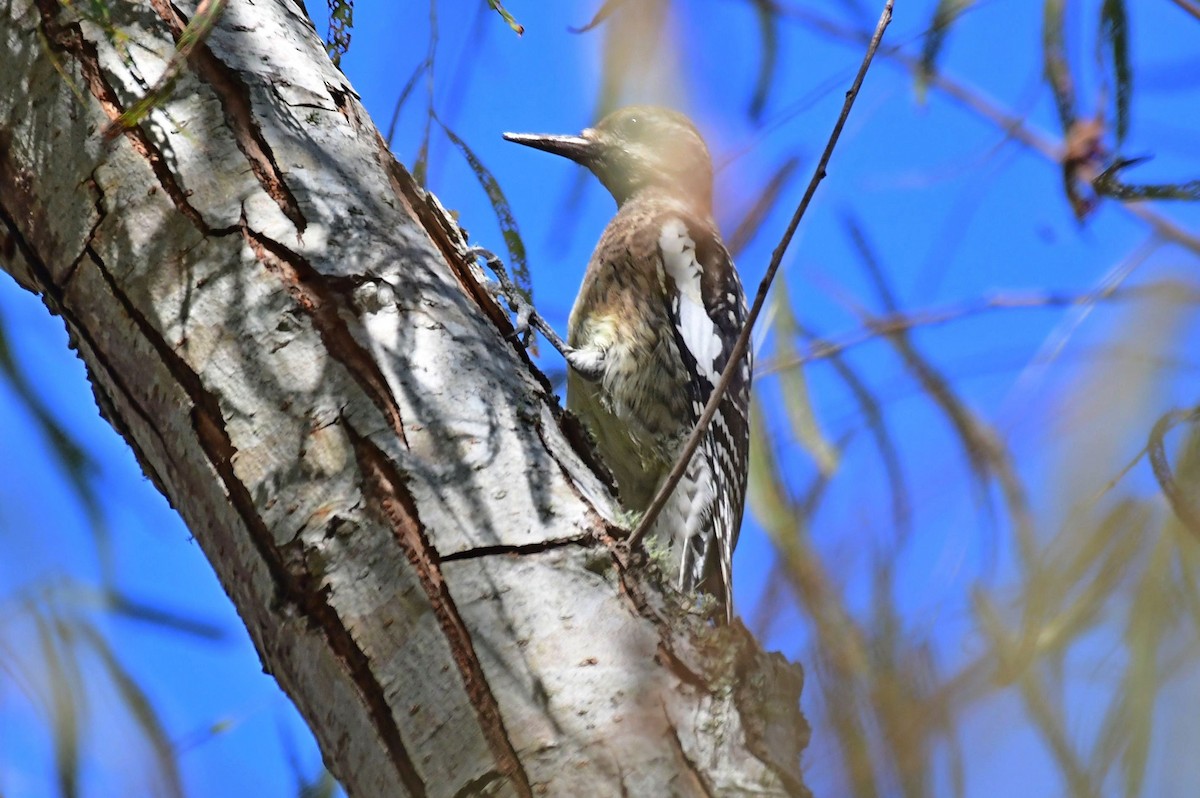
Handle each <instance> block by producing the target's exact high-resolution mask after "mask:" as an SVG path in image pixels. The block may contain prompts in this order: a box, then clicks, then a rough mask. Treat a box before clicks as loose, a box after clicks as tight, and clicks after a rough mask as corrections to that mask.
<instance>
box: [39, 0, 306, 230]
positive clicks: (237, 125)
mask: <svg viewBox="0 0 1200 798" xmlns="http://www.w3.org/2000/svg"><path fill="white" fill-rule="evenodd" d="M39 1H41V0H39ZM150 5H151V6H153V8H154V10H155V11H156V12H157V13H158V16H159V17H160V18H161V19H162V21H163V22H165V23H167V26H168V27H169V28H170V29H171V37H172V38H173V39H174V40H175V42H176V43H178V42H179V38H180V36H181V35H182V34H183V29H184V28H185V27H187V23H188V18H187V16H186V15H185V14H184V13H183V12H182V11H180V10H179V8H178V7H177V6H176V5H175V4H174V3H171V2H169V1H168V0H150ZM188 65H189V66H190V67H191V69H192V71H193V72H194V73H195V75H196V77H198V78H200V80H202V81H204V82H205V83H207V84H208V85H209V86H210V87H211V88H212V90H213V94H215V95H216V97H217V101H218V102H220V104H221V110H223V111H224V112H225V121H226V123H227V124H228V125H229V129H230V131H232V133H233V137H234V141H235V142H237V146H238V149H239V150H241V151H242V154H243V155H245V156H246V162H247V163H248V164H249V165H250V170H251V171H252V172H253V173H254V177H255V178H256V179H257V180H258V183H259V185H260V186H262V189H263V191H265V192H266V193H267V195H268V196H269V197H270V198H271V199H273V200H274V201H275V204H276V205H278V206H279V210H281V211H282V212H283V215H284V216H286V217H287V218H288V219H289V220H290V221H291V222H292V224H294V225H295V226H296V233H297V234H298V235H301V234H303V233H304V230H305V228H306V227H307V226H308V220H307V219H305V218H304V214H303V213H302V212H301V211H300V203H299V202H297V201H296V197H295V195H294V194H292V190H291V189H290V188H289V187H288V185H287V181H285V180H284V178H283V175H282V174H281V172H280V169H279V165H278V164H277V163H276V162H275V154H274V152H273V151H272V150H271V145H270V144H269V143H267V139H266V137H265V136H264V135H263V132H262V128H261V127H259V125H258V120H257V118H256V117H255V115H254V110H253V109H252V108H251V102H250V87H249V85H248V84H247V83H246V81H245V80H243V79H242V76H241V75H240V74H239V73H238V71H237V70H235V69H233V68H232V67H230V66H228V65H227V64H225V62H223V61H221V59H219V58H217V56H216V55H215V54H214V53H213V51H212V49H211V48H210V47H209V46H208V43H207V42H204V41H202V42H199V43H197V44H196V46H195V48H194V49H193V50H192V53H191V56H190V57H189V58H188Z"/></svg>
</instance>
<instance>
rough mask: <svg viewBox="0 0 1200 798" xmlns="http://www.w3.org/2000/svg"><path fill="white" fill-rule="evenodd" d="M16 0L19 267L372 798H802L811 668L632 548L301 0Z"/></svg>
mask: <svg viewBox="0 0 1200 798" xmlns="http://www.w3.org/2000/svg"><path fill="white" fill-rule="evenodd" d="M105 5H106V6H107V7H108V8H109V9H110V11H111V14H112V15H113V18H112V19H111V21H109V22H106V23H105V25H111V26H112V27H113V28H114V29H116V30H117V31H119V32H120V34H121V35H120V36H112V35H111V33H112V31H106V30H105V29H104V28H103V27H101V26H100V25H98V24H97V23H96V22H94V21H89V20H87V19H84V18H82V17H81V16H80V11H81V10H82V9H85V8H86V9H91V8H94V6H92V5H89V4H86V3H76V4H71V5H69V6H68V5H65V4H63V3H62V2H61V0H0V76H3V77H2V78H0V263H2V264H3V266H4V268H5V269H6V270H8V271H9V272H10V273H12V274H13V275H14V276H15V277H16V278H17V280H18V281H19V282H20V283H21V284H22V285H24V286H26V287H27V288H29V289H30V290H32V291H35V292H37V293H39V294H40V295H41V296H42V297H43V298H44V300H45V303H46V305H47V307H48V308H49V309H50V310H51V311H52V312H54V313H57V314H59V315H61V316H62V317H63V319H64V320H65V323H66V325H67V329H68V330H69V332H70V336H71V340H72V341H73V343H74V346H75V347H76V348H77V349H78V351H79V354H80V356H81V357H82V358H83V360H84V361H85V362H86V364H87V366H88V370H89V372H90V375H91V379H92V384H93V387H94V391H95V396H96V399H97V401H98V403H99V405H100V408H101V410H102V412H103V413H104V414H105V416H106V417H107V418H108V419H109V420H110V421H111V422H112V423H113V425H114V426H115V427H116V428H117V429H118V430H119V431H120V432H121V434H122V435H124V437H125V439H126V440H127V441H128V442H129V443H130V445H131V446H132V447H133V448H134V451H135V452H136V453H137V456H138V459H139V461H140V462H141V464H142V467H143V468H144V469H145V471H146V473H147V475H149V476H150V478H151V479H153V480H154V481H155V483H156V484H157V485H158V486H159V487H160V489H161V490H162V491H163V492H164V493H165V494H166V495H167V497H169V499H170V500H171V502H172V503H173V504H174V506H175V507H176V508H177V509H178V510H179V512H180V513H181V514H182V516H183V518H184V520H185V521H186V522H187V524H188V525H189V527H190V528H191V530H192V531H193V533H194V534H195V536H196V539H197V540H198V541H199V542H200V544H201V545H202V546H203V548H204V551H205V552H206V554H207V555H208V557H209V559H210V560H211V562H212V564H213V567H214V568H215V569H216V571H217V573H218V575H219V576H220V579H221V582H222V583H223V584H224V586H225V589H226V591H227V592H228V593H229V595H230V597H231V598H232V599H233V601H234V603H235V604H236V605H237V608H238V611H239V612H240V613H241V616H242V619H243V620H244V621H245V623H246V626H247V628H248V629H249V630H250V634H251V636H252V637H253V639H254V642H255V645H256V646H257V648H258V651H259V653H260V655H261V657H262V660H263V663H264V665H265V666H266V668H267V669H268V670H269V671H270V672H271V673H273V674H274V675H275V677H276V678H277V679H278V680H279V683H280V684H281V685H282V686H283V688H284V690H286V691H287V693H288V694H289V695H290V696H291V697H292V698H293V700H294V701H295V702H296V704H297V705H298V707H299V708H300V711H301V712H302V713H303V714H304V716H305V717H306V718H307V720H308V722H309V724H310V725H311V727H312V729H313V731H314V732H315V734H316V736H317V739H318V741H319V743H320V745H321V748H322V750H323V751H324V754H325V758H326V762H327V763H328V765H329V767H330V768H331V769H332V770H333V772H334V773H335V775H337V777H338V778H339V779H341V781H342V783H343V784H344V785H345V786H346V788H347V789H348V791H349V793H350V794H351V795H352V796H395V795H414V796H425V795H429V796H455V795H478V794H486V795H518V796H528V795H555V796H607V795H635V796H660V795H685V796H692V795H739V794H754V795H795V794H801V793H803V792H804V789H803V787H802V785H801V780H800V769H799V754H800V749H801V747H802V746H803V744H804V742H805V740H806V737H807V731H806V728H805V726H804V723H803V720H802V719H801V718H800V715H799V710H798V697H799V691H800V674H799V671H798V669H796V668H793V667H791V666H788V665H787V664H786V663H784V662H783V660H782V658H780V657H778V655H767V654H764V653H763V652H762V651H761V650H760V649H759V648H758V647H757V645H756V644H755V643H754V642H753V640H752V639H751V638H750V637H749V636H748V635H747V634H746V633H745V631H744V630H743V629H742V628H741V627H740V626H734V627H732V628H724V629H713V628H711V627H709V626H708V625H706V624H705V623H704V622H703V621H702V620H700V619H696V618H693V617H691V616H689V615H687V613H686V612H683V611H681V610H680V609H679V608H678V607H674V606H672V604H671V601H670V599H669V597H664V594H663V593H662V592H661V591H660V590H659V589H658V588H657V587H655V586H654V585H653V584H651V583H650V582H648V581H647V580H646V579H645V578H644V577H642V576H640V574H641V573H642V569H638V568H629V567H626V566H624V565H623V564H622V563H621V561H620V559H619V558H617V557H616V556H614V549H613V545H612V538H611V537H610V533H612V532H614V531H615V530H614V528H613V527H612V525H611V524H610V523H609V520H606V519H611V518H612V517H613V502H612V499H611V497H610V495H609V492H608V489H607V487H606V486H605V484H604V483H603V482H602V481H601V480H600V479H599V478H598V477H597V476H595V474H594V473H593V471H592V470H591V469H590V468H589V467H588V465H587V463H586V458H585V457H581V455H580V454H579V450H580V447H578V446H577V445H573V444H572V442H571V441H572V440H573V439H575V440H577V438H578V436H577V435H574V436H573V435H572V434H568V433H570V429H569V425H568V428H567V429H564V425H565V424H567V422H564V420H563V418H562V416H561V414H560V412H559V410H558V408H557V405H556V404H555V401H554V399H553V397H552V396H550V395H549V391H548V388H547V385H546V384H545V382H544V381H543V380H542V379H541V378H540V376H539V375H538V374H537V373H536V372H535V371H534V370H533V369H532V367H531V366H530V364H529V362H528V360H527V358H525V356H524V354H523V353H522V352H520V351H519V350H518V349H516V348H515V347H514V346H513V345H511V344H510V343H507V342H506V340H505V337H504V332H507V331H508V330H507V320H506V319H505V318H504V316H503V315H502V314H501V313H500V312H499V311H498V309H497V308H496V307H495V306H494V304H493V303H492V302H491V301H490V300H489V299H488V298H487V295H486V293H484V292H483V291H481V289H480V288H479V286H478V283H477V282H476V273H475V271H474V269H473V267H469V266H467V265H466V264H465V263H464V261H463V258H462V255H461V251H460V250H461V247H462V242H461V239H460V237H459V231H458V230H457V229H455V228H454V227H453V226H452V225H450V224H449V223H448V222H447V221H446V216H445V214H443V213H441V211H440V208H439V207H438V206H437V203H436V202H434V201H433V200H432V198H431V197H428V196H426V195H425V194H423V193H422V192H421V191H420V190H419V189H418V188H417V187H416V186H415V185H414V183H413V182H412V180H411V178H410V177H409V176H408V174H407V173H406V172H404V170H403V169H402V168H401V167H399V166H398V165H397V164H396V163H395V162H394V160H393V158H392V156H391V154H390V153H389V152H388V150H387V148H386V147H385V146H384V144H383V142H382V140H381V139H380V136H379V135H378V133H377V132H376V130H375V128H374V126H373V125H372V124H371V122H370V120H369V119H367V117H366V115H365V113H364V112H363V110H362V108H361V106H360V105H359V103H358V102H357V99H356V97H355V95H354V92H353V90H352V89H351V88H350V87H349V86H348V85H347V84H346V83H345V79H344V77H343V76H342V75H341V73H339V72H338V71H337V70H336V69H334V68H333V67H332V66H331V65H330V63H329V61H328V59H327V58H326V56H325V53H324V51H323V49H322V47H321V43H320V40H319V38H318V37H317V36H316V33H315V31H314V30H313V28H312V25H311V23H310V22H309V21H308V19H307V17H306V16H305V14H304V12H303V9H302V8H301V7H299V6H298V5H293V4H291V3H288V2H284V1H283V0H265V1H263V2H254V3H252V2H250V0H233V1H232V2H230V3H229V5H228V8H227V10H226V11H225V14H224V16H223V18H222V20H221V22H220V24H219V25H218V27H217V28H216V30H215V31H214V32H213V33H212V35H211V36H210V37H209V38H208V39H207V41H206V42H205V43H203V44H201V45H200V46H199V47H197V48H196V50H195V52H194V53H193V54H192V56H191V58H190V59H189V60H188V62H187V64H186V66H185V68H184V69H183V70H182V72H181V74H180V76H179V78H178V80H177V82H176V83H175V85H174V87H173V89H172V92H171V94H170V96H169V99H168V100H167V101H166V102H165V103H163V104H162V106H161V107H160V108H158V109H157V110H155V111H153V112H152V113H151V114H150V115H149V116H148V117H147V118H146V119H145V120H143V121H142V122H141V123H140V124H139V125H138V126H137V127H135V128H133V129H130V130H128V131H125V132H123V133H119V134H118V135H117V136H116V137H115V139H114V140H112V141H111V142H106V141H105V140H104V138H103V136H102V135H101V133H102V131H103V130H104V128H105V126H106V125H108V124H109V123H110V122H111V121H112V120H113V119H115V118H116V117H117V116H118V115H119V114H120V113H121V112H122V111H123V110H125V109H126V108H128V107H129V106H130V105H131V104H132V103H134V102H135V101H136V100H137V99H138V98H139V97H141V96H143V94H144V93H145V91H146V89H147V87H148V86H151V85H153V84H154V83H155V82H156V81H157V80H158V78H159V77H160V75H161V74H162V73H163V70H164V69H165V67H166V64H167V62H168V60H169V58H170V56H171V55H172V53H173V47H174V42H175V40H176V39H178V38H179V36H180V34H181V32H182V30H183V28H184V26H185V25H186V23H187V18H188V16H189V15H190V14H192V13H193V12H194V8H193V7H190V6H187V7H185V6H181V5H174V4H171V3H170V2H168V0H152V2H150V3H148V4H145V5H139V4H127V3H109V4H105Z"/></svg>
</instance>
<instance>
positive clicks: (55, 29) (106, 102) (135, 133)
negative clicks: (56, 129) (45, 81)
mask: <svg viewBox="0 0 1200 798" xmlns="http://www.w3.org/2000/svg"><path fill="white" fill-rule="evenodd" d="M35 2H36V4H37V7H38V12H39V13H40V15H41V28H42V31H43V32H44V33H45V35H46V41H48V42H50V45H51V47H53V48H54V49H56V50H58V51H59V52H64V53H68V54H70V55H71V56H72V57H73V58H74V59H75V61H76V62H77V63H78V64H79V68H80V70H81V71H82V73H83V78H84V81H85V82H86V83H87V87H88V91H90V92H91V94H92V96H93V97H94V98H95V99H96V102H97V103H98V104H99V105H100V110H101V111H103V112H104V115H105V116H107V117H108V118H109V120H110V121H112V122H116V121H117V120H118V119H119V118H120V117H121V114H122V113H123V112H124V111H125V108H124V106H122V104H121V100H120V98H119V97H117V93H116V91H115V90H114V89H113V87H112V86H111V85H110V84H109V82H108V81H107V80H106V79H105V77H104V72H103V70H101V68H100V54H99V51H98V50H97V49H96V45H95V44H93V43H92V42H90V41H88V40H87V39H86V38H84V35H83V29H82V28H80V27H79V23H77V22H71V23H68V24H63V23H62V22H61V21H60V20H59V19H58V16H59V12H61V11H62V6H60V5H59V3H58V0H35ZM121 132H122V133H123V134H124V136H125V138H126V139H127V140H128V141H129V144H130V146H131V147H132V148H133V151H134V152H136V153H137V154H138V155H140V156H141V157H142V159H143V160H145V161H146V163H147V164H148V165H149V166H150V170H151V171H152V172H153V173H154V176H155V178H156V179H157V180H158V184H159V185H160V186H162V188H163V191H165V192H166V194H167V196H168V197H169V198H170V199H171V202H172V203H173V204H174V205H175V208H176V209H177V210H178V211H179V212H180V213H181V214H183V216H184V218H186V219H187V220H188V221H190V222H191V223H192V224H193V225H195V226H196V229H198V230H199V231H200V232H202V233H204V234H206V235H207V234H208V233H209V232H211V228H210V227H209V226H208V222H206V221H204V217H203V216H201V215H200V211H198V210H197V209H196V208H195V207H194V206H193V205H192V204H191V203H190V202H188V199H187V196H188V194H187V192H186V191H184V189H183V188H182V187H181V186H180V185H179V183H178V182H177V181H176V179H175V175H174V173H173V172H172V171H171V169H170V167H169V166H168V165H167V159H166V158H164V157H163V154H162V152H161V151H160V150H159V149H158V147H157V146H156V145H155V144H154V142H153V141H151V140H150V138H149V136H147V135H146V133H145V131H143V130H142V129H141V127H140V126H136V125H135V126H132V127H124V126H122V127H121Z"/></svg>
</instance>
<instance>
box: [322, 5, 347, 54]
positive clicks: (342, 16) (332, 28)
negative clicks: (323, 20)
mask: <svg viewBox="0 0 1200 798" xmlns="http://www.w3.org/2000/svg"><path fill="white" fill-rule="evenodd" d="M328 3H329V33H328V34H326V36H325V51H326V52H327V53H329V60H331V61H333V65H334V66H335V67H338V68H339V69H340V68H341V66H342V56H343V55H345V54H346V53H347V52H348V51H349V50H350V29H351V28H353V27H354V2H353V0H328Z"/></svg>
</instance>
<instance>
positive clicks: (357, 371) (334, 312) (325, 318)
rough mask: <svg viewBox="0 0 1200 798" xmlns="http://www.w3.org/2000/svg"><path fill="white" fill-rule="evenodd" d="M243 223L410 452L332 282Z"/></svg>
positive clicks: (392, 400) (395, 410)
mask: <svg viewBox="0 0 1200 798" xmlns="http://www.w3.org/2000/svg"><path fill="white" fill-rule="evenodd" d="M240 224H241V229H242V237H243V238H244V239H245V241H246V244H247V245H249V247H250V248H251V250H253V251H254V255H255V257H256V258H258V261H259V262H260V263H262V265H263V266H264V267H265V268H266V269H267V271H268V272H270V273H271V274H274V275H275V276H276V277H278V278H279V281H280V282H281V283H283V285H284V287H285V288H286V289H287V291H288V293H289V294H290V295H291V297H292V299H294V300H295V301H296V303H297V304H298V305H299V306H300V307H301V308H302V309H303V310H304V311H305V313H307V314H308V316H309V318H310V319H312V323H313V327H314V328H315V329H316V331H317V334H318V335H319V336H320V337H321V342H322V343H323V344H324V345H325V349H326V351H328V352H329V355H330V356H331V357H333V358H334V359H335V360H336V361H337V362H339V363H341V364H342V365H343V366H345V367H346V370H347V371H348V372H349V373H350V376H351V377H353V379H354V381H355V382H356V383H358V385H359V386H360V387H361V388H362V390H363V392H364V393H365V394H366V395H367V396H368V397H369V398H370V400H371V402H372V403H373V404H374V405H375V407H376V408H378V409H379V412H380V413H382V414H383V416H384V418H385V419H386V420H387V424H388V428H389V429H391V430H392V432H393V433H395V435H396V437H397V438H399V440H400V442H401V443H403V444H404V447H405V448H408V436H407V435H406V434H405V431H404V418H403V416H402V415H401V413H400V404H399V403H398V402H397V401H396V397H395V396H393V395H392V391H391V388H390V387H389V386H388V382H387V378H386V377H385V376H384V375H383V372H382V371H381V370H380V368H379V364H378V363H376V362H375V359H374V358H373V357H372V356H371V353H370V352H368V351H367V350H366V349H364V348H363V347H362V345H361V344H360V343H359V342H358V339H356V338H355V337H354V333H352V332H351V331H350V328H349V326H348V325H347V324H346V321H345V319H343V318H342V316H341V314H340V313H339V306H340V304H341V303H340V302H339V301H338V297H337V296H335V295H334V293H333V291H331V289H330V286H331V284H332V281H331V280H328V279H326V278H325V277H324V276H323V275H322V274H321V273H320V272H318V271H317V270H316V268H315V267H313V265H312V264H311V263H309V262H308V260H307V259H306V258H305V257H304V256H303V255H300V254H298V253H296V252H293V251H292V250H290V249H289V248H288V247H286V246H284V245H283V244H280V243H279V242H278V241H274V240H272V239H270V238H268V237H267V236H264V235H261V234H260V233H258V232H256V231H255V230H252V229H251V228H250V225H249V223H248V222H247V221H246V215H245V212H243V213H242V218H241V222H240Z"/></svg>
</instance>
